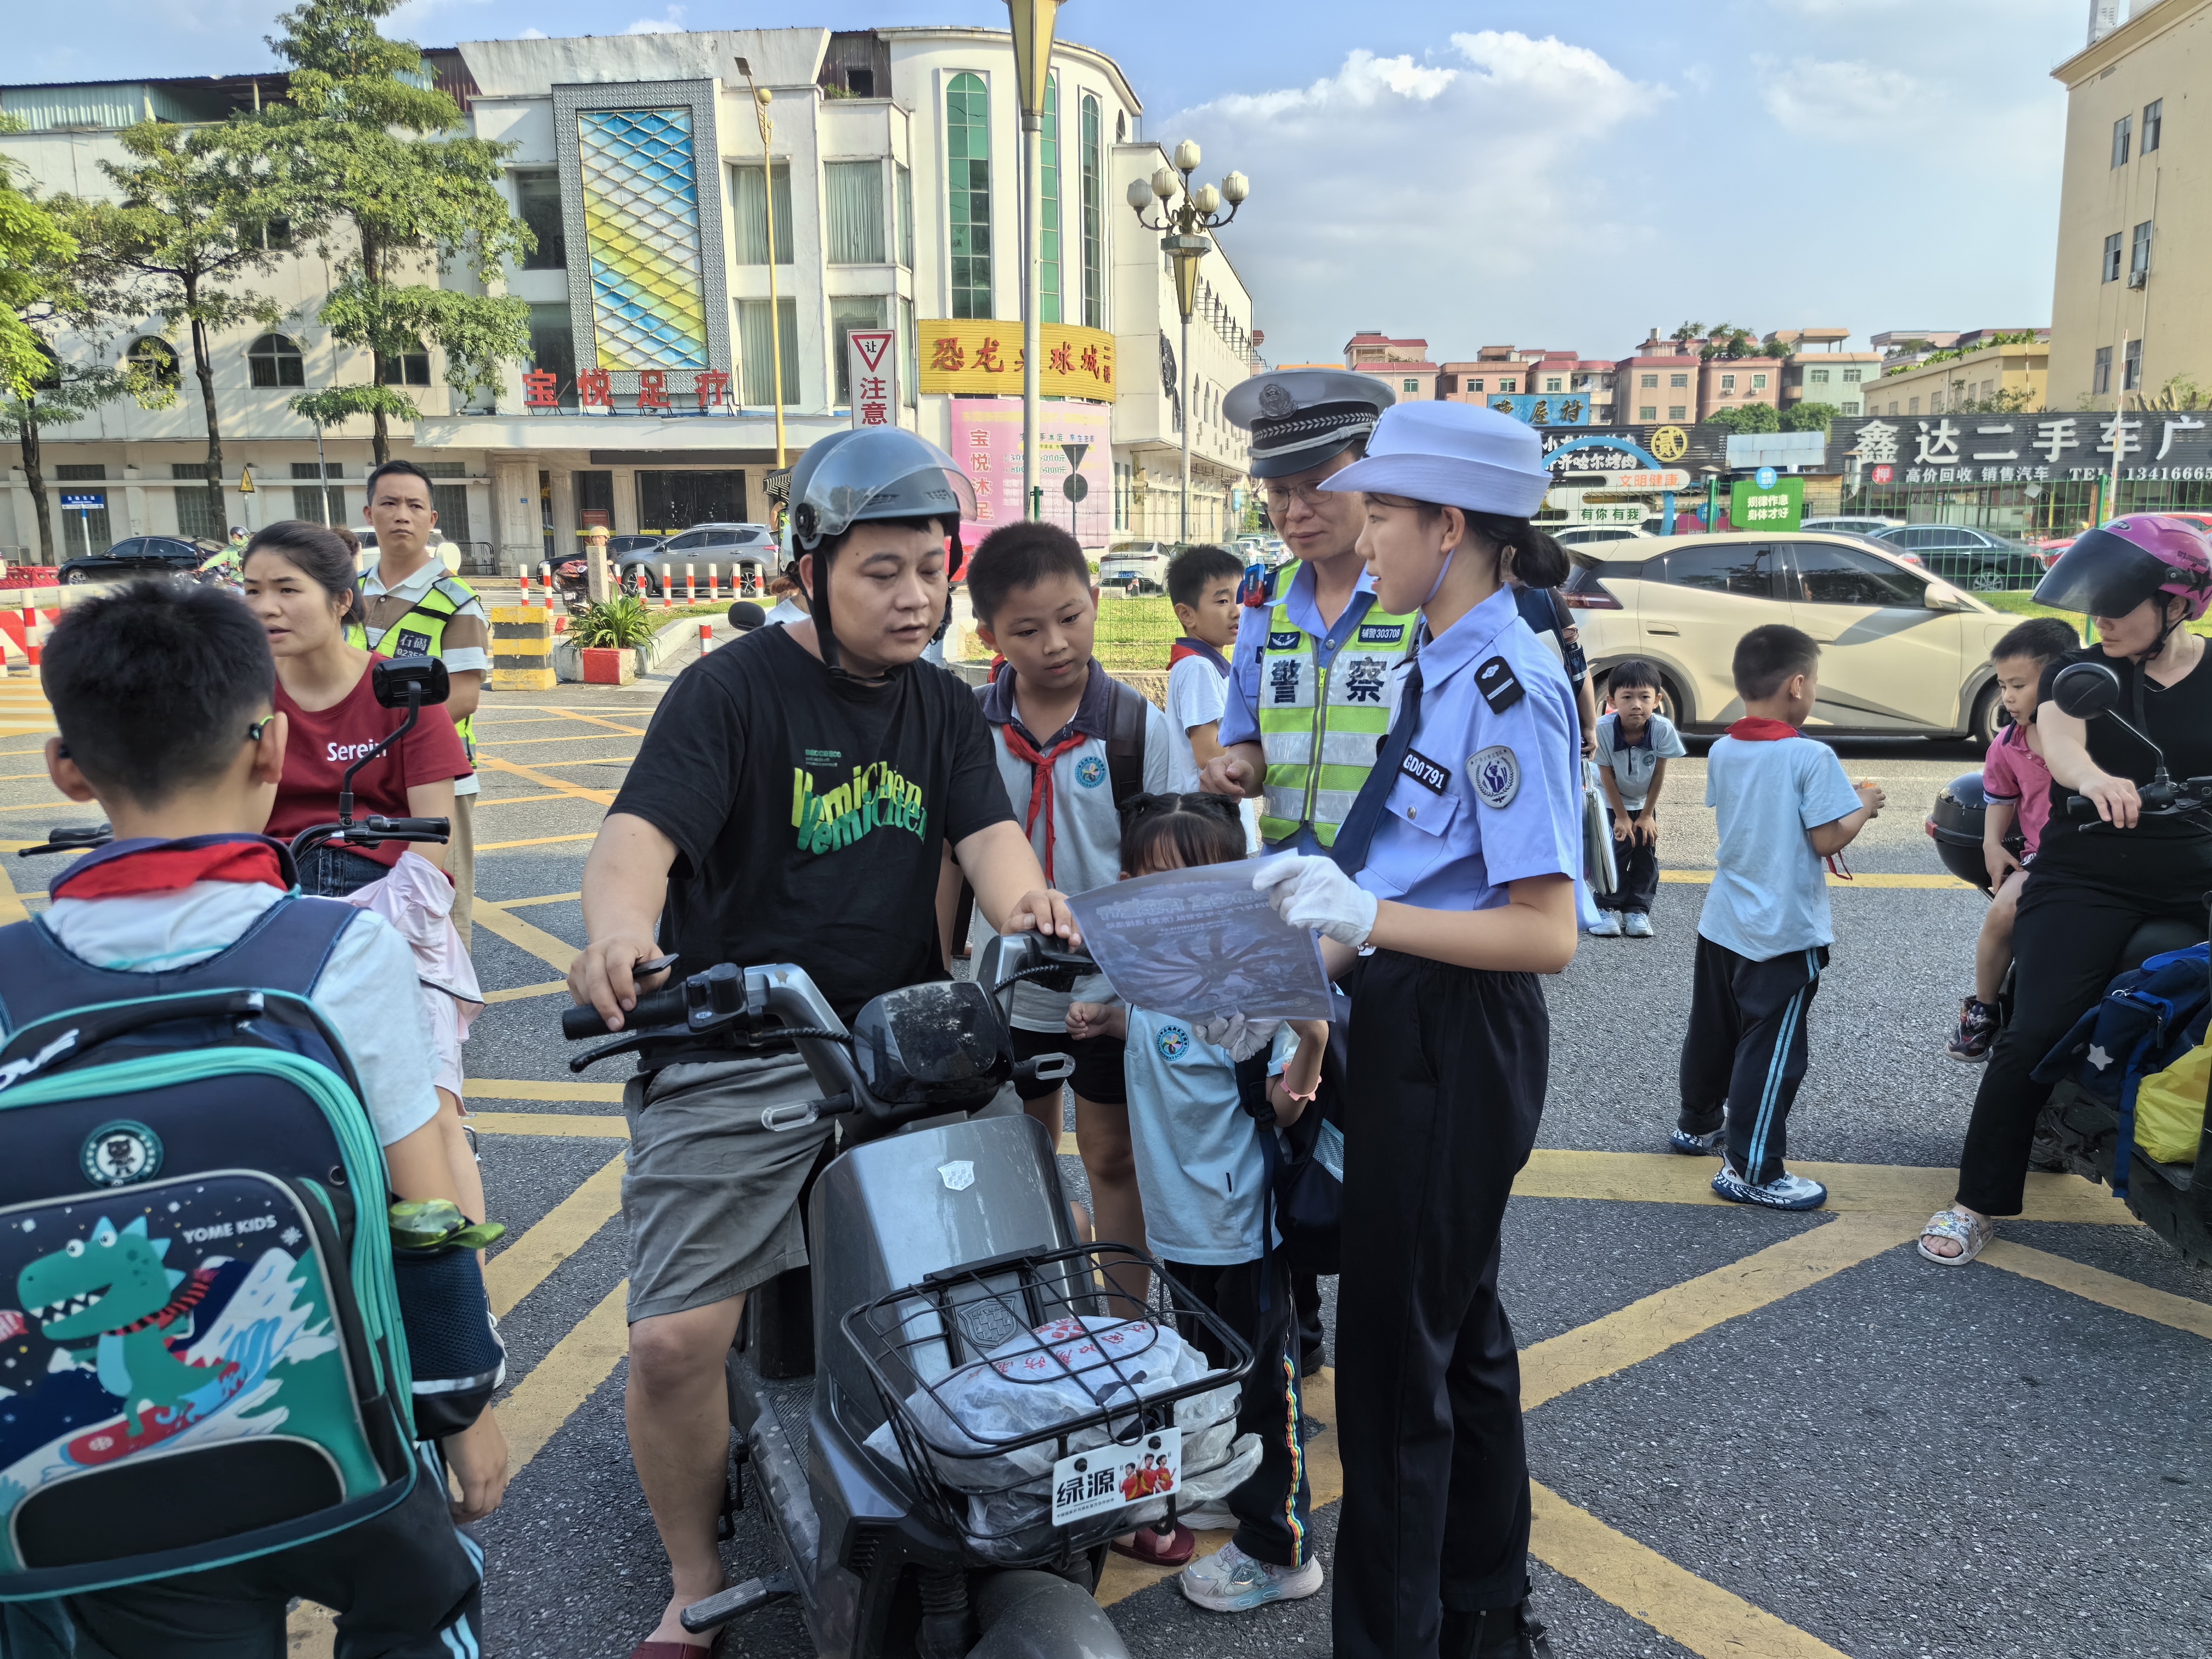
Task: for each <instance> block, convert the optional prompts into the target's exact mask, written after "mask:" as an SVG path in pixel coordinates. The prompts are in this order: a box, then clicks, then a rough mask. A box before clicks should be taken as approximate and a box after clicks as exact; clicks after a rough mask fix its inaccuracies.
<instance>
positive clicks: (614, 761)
mask: <svg viewBox="0 0 2212 1659" xmlns="http://www.w3.org/2000/svg"><path fill="white" fill-rule="evenodd" d="M636 759H637V757H636V756H635V755H610V756H608V757H605V759H603V760H580V761H540V762H538V765H540V766H542V767H545V768H548V769H550V768H552V767H556V766H628V765H629V764H630V763H632V762H633V761H635V760H636ZM35 775H37V776H44V775H45V774H43V773H40V774H35Z"/></svg>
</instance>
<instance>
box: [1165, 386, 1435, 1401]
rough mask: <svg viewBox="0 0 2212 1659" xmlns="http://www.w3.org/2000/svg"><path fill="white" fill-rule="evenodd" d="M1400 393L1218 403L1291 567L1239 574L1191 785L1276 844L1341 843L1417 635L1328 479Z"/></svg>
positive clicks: (1261, 396) (1309, 1339) (1308, 1362)
mask: <svg viewBox="0 0 2212 1659" xmlns="http://www.w3.org/2000/svg"><path fill="white" fill-rule="evenodd" d="M1393 401H1394V399H1393V398H1392V395H1391V392H1390V388H1389V386H1385V385H1383V382H1382V381H1381V380H1378V379H1377V378H1376V376H1374V375H1372V374H1349V373H1347V372H1346V371H1344V370H1341V369H1333V368H1331V369H1313V368H1300V369H1291V370H1288V371H1286V372H1285V373H1283V374H1262V375H1259V376H1257V377H1256V378H1255V379H1252V380H1243V381H1239V382H1238V383H1237V385H1236V386H1232V387H1231V389H1230V392H1229V395H1228V396H1227V397H1226V398H1224V399H1223V401H1222V413H1223V414H1225V416H1228V418H1229V419H1230V420H1231V422H1235V423H1236V424H1237V425H1238V426H1240V427H1243V428H1246V429H1248V430H1249V432H1250V433H1251V434H1252V476H1253V477H1255V478H1256V479H1259V480H1260V481H1261V487H1262V488H1263V489H1265V490H1266V492H1267V516H1268V518H1269V519H1270V520H1272V521H1273V524H1274V526H1275V529H1276V531H1277V532H1278V533H1279V534H1280V535H1281V537H1282V538H1283V540H1284V541H1285V543H1286V544H1288V545H1289V546H1290V549H1291V552H1292V553H1294V554H1296V555H1297V560H1298V568H1297V572H1296V574H1293V575H1292V576H1291V579H1290V580H1289V581H1288V582H1286V583H1285V582H1283V581H1281V580H1279V575H1280V573H1279V572H1278V573H1277V574H1276V576H1273V577H1270V578H1269V579H1268V580H1267V583H1266V585H1265V586H1264V588H1262V587H1261V586H1259V585H1258V584H1257V582H1256V581H1255V578H1254V577H1253V576H1252V575H1250V574H1248V575H1247V576H1246V578H1245V587H1244V590H1243V593H1242V598H1243V601H1244V605H1245V611H1244V614H1243V619H1242V621H1241V622H1240V623H1239V624H1238V627H1237V645H1236V649H1235V653H1234V655H1233V656H1232V657H1231V660H1230V666H1229V697H1228V701H1227V704H1226V706H1225V708H1223V710H1222V714H1221V731H1220V741H1221V749H1222V752H1221V753H1220V754H1219V755H1218V756H1216V757H1214V758H1213V759H1212V761H1210V762H1208V763H1206V768H1205V770H1204V771H1203V772H1202V773H1201V774H1200V778H1199V787H1200V788H1203V789H1206V790H1210V791H1212V793H1215V794H1223V795H1261V794H1262V793H1264V796H1265V799H1264V802H1263V805H1261V811H1260V834H1261V838H1262V839H1264V840H1265V841H1266V842H1267V846H1268V848H1270V850H1273V851H1276V852H1285V853H1325V852H1327V851H1328V848H1330V847H1331V846H1332V845H1334V842H1335V841H1336V831H1337V826H1338V825H1339V824H1340V823H1343V821H1344V815H1345V813H1346V811H1349V810H1350V809H1351V806H1352V801H1353V799H1355V798H1357V796H1358V793H1359V786H1360V785H1361V784H1363V783H1364V782H1365V781H1367V774H1368V772H1369V770H1370V769H1371V768H1372V767H1373V766H1374V764H1375V752H1376V748H1377V746H1378V745H1379V744H1380V743H1381V741H1382V739H1383V736H1384V735H1385V734H1386V733H1387V732H1389V729H1390V715H1391V714H1392V712H1393V710H1394V709H1395V702H1393V701H1392V699H1393V697H1394V696H1395V693H1394V691H1393V690H1391V688H1392V687H1394V686H1395V683H1396V677H1395V676H1394V675H1392V674H1391V672H1390V671H1391V670H1392V669H1393V668H1395V666H1397V665H1398V664H1399V662H1400V661H1401V660H1402V659H1403V658H1404V657H1405V654H1406V652H1407V648H1408V647H1411V645H1412V644H1413V624H1414V622H1415V620H1416V618H1414V617H1413V616H1411V615H1406V616H1395V615H1391V614H1389V613H1387V612H1382V611H1376V609H1375V579H1374V578H1373V577H1372V576H1370V575H1369V574H1367V571H1366V567H1365V566H1364V564H1363V563H1362V562H1361V559H1360V556H1359V551H1358V542H1359V530H1360V520H1361V516H1362V514H1361V507H1360V501H1359V497H1358V495H1342V494H1332V493H1330V492H1328V491H1327V490H1324V489H1322V480H1323V479H1325V478H1328V477H1331V476H1333V475H1334V474H1335V473H1337V472H1340V471H1342V470H1343V469H1344V468H1346V467H1347V466H1349V465H1352V463H1353V462H1354V461H1356V460H1358V459H1359V458H1360V456H1362V455H1363V454H1364V453H1366V449H1367V437H1368V435H1369V434H1370V433H1371V432H1373V431H1374V430H1375V422H1376V420H1377V419H1379V418H1380V417H1381V416H1382V413H1383V410H1385V409H1388V408H1389V406H1390V404H1391V403H1392V402H1393ZM1294 1289H1295V1291H1296V1300H1297V1312H1298V1348H1299V1352H1300V1354H1301V1356H1302V1358H1303V1360H1304V1368H1305V1370H1306V1373H1307V1375H1309V1376H1310V1375H1311V1374H1312V1373H1313V1372H1314V1371H1315V1370H1318V1369H1319V1367H1320V1365H1321V1363H1322V1327H1321V1287H1320V1285H1318V1284H1317V1283H1316V1280H1315V1279H1314V1276H1313V1275H1312V1274H1310V1273H1299V1274H1298V1275H1297V1277H1296V1281H1295V1285H1294Z"/></svg>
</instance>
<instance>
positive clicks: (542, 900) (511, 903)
mask: <svg viewBox="0 0 2212 1659" xmlns="http://www.w3.org/2000/svg"><path fill="white" fill-rule="evenodd" d="M581 897H583V895H582V894H581V893H540V894H538V896H536V897H535V898H519V899H497V900H492V901H486V900H483V899H479V900H477V902H478V903H479V904H482V903H485V902H493V903H496V904H497V905H498V906H499V907H500V908H501V909H502V910H520V909H521V908H523V907H524V906H525V905H526V904H566V903H567V902H568V901H569V900H570V899H580V898H581Z"/></svg>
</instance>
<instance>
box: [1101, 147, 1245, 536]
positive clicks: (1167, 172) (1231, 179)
mask: <svg viewBox="0 0 2212 1659" xmlns="http://www.w3.org/2000/svg"><path fill="white" fill-rule="evenodd" d="M1199 159H1200V158H1199V151H1198V146H1197V145H1196V144H1195V143H1193V142H1192V141H1191V140H1189V139H1188V138H1186V139H1184V140H1183V141H1182V143H1180V144H1177V145H1176V148H1175V164H1174V165H1173V166H1172V167H1161V168H1159V169H1158V171H1156V172H1155V173H1153V174H1152V177H1151V179H1133V180H1131V182H1130V185H1129V205H1130V207H1131V208H1133V210H1135V211H1136V215H1137V222H1138V223H1139V224H1140V225H1142V226H1144V228H1146V230H1164V231H1165V232H1167V234H1166V235H1164V236H1163V237H1161V238H1160V249H1161V252H1164V253H1165V254H1166V255H1167V256H1168V259H1169V261H1170V264H1173V265H1174V267H1175V285H1176V309H1177V310H1179V311H1180V312H1182V362H1181V363H1180V365H1179V366H1178V374H1177V378H1178V380H1180V382H1181V384H1180V386H1178V387H1177V389H1176V399H1177V401H1178V402H1179V403H1180V404H1181V405H1182V410H1181V412H1182V536H1181V539H1182V540H1183V541H1186V542H1187V541H1188V540H1189V539H1190V425H1191V422H1190V315H1191V313H1192V312H1193V311H1194V310H1195V309H1196V308H1197V305H1198V266H1199V262H1200V260H1202V259H1203V258H1206V254H1207V253H1209V252H1212V247H1213V244H1212V243H1211V242H1209V241H1207V240H1206V238H1205V237H1204V236H1203V235H1201V234H1200V232H1202V231H1208V230H1218V229H1220V228H1221V227H1222V226H1224V225H1225V224H1227V223H1228V222H1230V221H1231V220H1232V219H1234V218H1235V217H1236V216H1237V209H1238V208H1240V207H1242V206H1243V204H1244V198H1245V197H1248V196H1249V195H1250V194H1251V193H1252V183H1251V180H1249V179H1247V178H1245V176H1244V175H1243V173H1229V174H1227V175H1225V177H1224V178H1223V179H1222V180H1221V183H1220V185H1218V187H1217V186H1215V185H1199V186H1198V187H1197V189H1195V190H1194V189H1192V188H1191V183H1190V175H1191V174H1192V173H1195V172H1197V171H1198V164H1199ZM1177 197H1181V198H1182V200H1181V202H1180V203H1178V202H1177V200H1176V198H1177ZM1224 202H1226V203H1228V204H1229V211H1228V212H1227V213H1224V212H1222V211H1221V204H1223V203H1224ZM1155 204H1157V205H1158V208H1159V215H1160V216H1159V219H1158V222H1154V221H1152V220H1151V219H1148V218H1146V213H1148V212H1149V211H1151V210H1152V208H1153V207H1154V205H1155Z"/></svg>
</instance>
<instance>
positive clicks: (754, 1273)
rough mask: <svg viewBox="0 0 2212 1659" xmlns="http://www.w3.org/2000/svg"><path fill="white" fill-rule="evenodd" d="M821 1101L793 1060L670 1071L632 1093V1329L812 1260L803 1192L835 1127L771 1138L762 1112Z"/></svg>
mask: <svg viewBox="0 0 2212 1659" xmlns="http://www.w3.org/2000/svg"><path fill="white" fill-rule="evenodd" d="M820 1097H821V1091H820V1090H819V1089H818V1088H817V1086H816V1085H815V1082H814V1079H813V1077H812V1075H811V1073H808V1071H807V1069H806V1066H805V1062H804V1061H802V1060H799V1059H798V1058H797V1057H796V1056H794V1055H791V1054H768V1055H760V1056H753V1057H748V1058H746V1059H744V1060H717V1061H713V1062H708V1063H702V1064H694V1065H680V1066H663V1067H662V1068H661V1069H660V1070H659V1071H658V1072H655V1073H653V1075H652V1076H651V1077H650V1078H632V1079H630V1080H629V1084H628V1085H625V1086H624V1088H623V1115H624V1116H625V1117H627V1118H628V1119H629V1158H628V1164H627V1167H626V1168H625V1169H624V1170H623V1188H622V1204H623V1223H624V1224H625V1225H627V1226H628V1227H629V1318H630V1320H631V1321H632V1322H636V1321H638V1320H641V1319H647V1318H651V1317H652V1316H654V1315H656V1314H671V1313H682V1312H684V1310H686V1309H690V1308H703V1307H705V1306H707V1305H708V1304H711V1303H715V1302H721V1301H726V1300H727V1299H728V1298H729V1297H733V1296H740V1295H743V1294H744V1292H745V1291H750V1290H751V1289H752V1288H753V1287H754V1286H755V1285H765V1284H766V1283H767V1282H768V1281H769V1279H773V1278H775V1276H776V1275H777V1274H778V1273H783V1272H785V1271H786V1270H787V1269H789V1268H792V1267H804V1266H805V1265H806V1235H805V1227H804V1226H803V1225H801V1223H800V1219H799V1188H802V1187H804V1186H805V1184H806V1176H807V1172H808V1171H809V1170H811V1169H812V1168H813V1167H814V1160H815V1158H816V1156H817V1154H818V1153H819V1152H820V1151H821V1150H822V1144H823V1141H824V1140H825V1139H828V1138H829V1132H830V1129H831V1127H832V1123H833V1120H829V1119H824V1120H823V1121H819V1122H816V1123H812V1124H809V1125H808V1126H807V1127H805V1128H803V1129H787V1130H784V1131H781V1132H780V1133H772V1132H770V1131H769V1130H766V1129H763V1128H762V1127H761V1123H760V1115H761V1109H762V1108H763V1107H765V1106H775V1105H781V1104H783V1103H786V1102H789V1101H801V1100H817V1099H819V1098H820Z"/></svg>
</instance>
